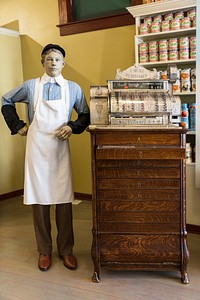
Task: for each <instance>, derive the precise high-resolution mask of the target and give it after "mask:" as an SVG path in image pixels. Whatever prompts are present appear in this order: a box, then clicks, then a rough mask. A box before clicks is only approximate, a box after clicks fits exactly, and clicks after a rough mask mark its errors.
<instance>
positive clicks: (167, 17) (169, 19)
mask: <svg viewBox="0 0 200 300" xmlns="http://www.w3.org/2000/svg"><path fill="white" fill-rule="evenodd" d="M173 18H174V15H173V13H168V14H166V15H164V20H165V21H171V20H172V19H173Z"/></svg>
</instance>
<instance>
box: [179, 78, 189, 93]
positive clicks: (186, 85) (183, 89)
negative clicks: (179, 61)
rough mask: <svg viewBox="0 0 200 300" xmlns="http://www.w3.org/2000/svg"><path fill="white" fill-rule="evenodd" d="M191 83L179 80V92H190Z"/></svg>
mask: <svg viewBox="0 0 200 300" xmlns="http://www.w3.org/2000/svg"><path fill="white" fill-rule="evenodd" d="M190 88H191V83H190V80H181V92H187V93H189V92H190Z"/></svg>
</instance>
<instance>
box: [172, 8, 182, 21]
mask: <svg viewBox="0 0 200 300" xmlns="http://www.w3.org/2000/svg"><path fill="white" fill-rule="evenodd" d="M174 18H175V19H179V20H181V19H183V18H184V12H183V11H182V10H180V11H177V12H176V13H175V15H174Z"/></svg>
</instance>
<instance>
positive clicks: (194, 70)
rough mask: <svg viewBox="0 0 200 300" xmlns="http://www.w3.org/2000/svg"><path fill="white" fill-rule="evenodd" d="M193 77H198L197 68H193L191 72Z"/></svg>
mask: <svg viewBox="0 0 200 300" xmlns="http://www.w3.org/2000/svg"><path fill="white" fill-rule="evenodd" d="M190 77H191V79H196V68H192V69H191V72H190Z"/></svg>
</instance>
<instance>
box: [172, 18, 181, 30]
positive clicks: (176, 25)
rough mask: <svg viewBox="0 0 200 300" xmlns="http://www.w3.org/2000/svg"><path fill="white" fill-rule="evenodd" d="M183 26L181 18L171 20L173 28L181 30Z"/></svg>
mask: <svg viewBox="0 0 200 300" xmlns="http://www.w3.org/2000/svg"><path fill="white" fill-rule="evenodd" d="M180 28H181V22H180V19H173V20H171V30H179V29H180Z"/></svg>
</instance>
